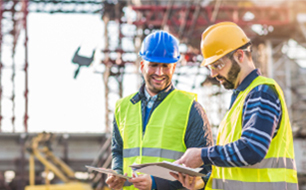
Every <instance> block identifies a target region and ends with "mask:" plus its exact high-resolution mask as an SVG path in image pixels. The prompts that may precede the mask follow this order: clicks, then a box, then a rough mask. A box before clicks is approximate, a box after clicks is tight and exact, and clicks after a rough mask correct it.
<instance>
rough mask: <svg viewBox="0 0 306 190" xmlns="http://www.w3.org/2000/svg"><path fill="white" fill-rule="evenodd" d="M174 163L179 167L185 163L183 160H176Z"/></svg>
mask: <svg viewBox="0 0 306 190" xmlns="http://www.w3.org/2000/svg"><path fill="white" fill-rule="evenodd" d="M173 163H174V164H178V165H180V164H182V163H183V161H182V158H180V159H178V160H176V161H175V162H173Z"/></svg>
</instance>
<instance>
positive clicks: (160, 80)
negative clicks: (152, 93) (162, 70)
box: [152, 77, 166, 82]
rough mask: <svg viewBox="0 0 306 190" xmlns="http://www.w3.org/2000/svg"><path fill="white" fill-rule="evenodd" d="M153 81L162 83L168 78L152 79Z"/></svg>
mask: <svg viewBox="0 0 306 190" xmlns="http://www.w3.org/2000/svg"><path fill="white" fill-rule="evenodd" d="M152 79H153V80H154V81H156V82H162V81H164V80H165V79H166V78H165V77H152Z"/></svg>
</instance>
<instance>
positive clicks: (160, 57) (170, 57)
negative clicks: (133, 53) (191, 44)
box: [139, 30, 180, 63]
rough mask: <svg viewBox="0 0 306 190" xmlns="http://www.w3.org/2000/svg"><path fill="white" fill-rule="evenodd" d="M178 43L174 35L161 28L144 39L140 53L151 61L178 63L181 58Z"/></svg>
mask: <svg viewBox="0 0 306 190" xmlns="http://www.w3.org/2000/svg"><path fill="white" fill-rule="evenodd" d="M178 44H179V43H178V40H177V39H176V38H175V37H174V36H172V35H171V34H169V33H167V32H165V31H161V30H160V31H157V32H154V33H152V34H149V35H148V36H147V37H146V38H145V39H144V41H143V43H142V46H141V49H140V52H139V55H140V56H141V57H142V58H143V59H144V60H146V61H150V62H157V63H176V62H177V61H178V60H179V59H180V53H179V46H178Z"/></svg>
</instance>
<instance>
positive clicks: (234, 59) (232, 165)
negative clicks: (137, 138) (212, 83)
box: [173, 22, 298, 190]
mask: <svg viewBox="0 0 306 190" xmlns="http://www.w3.org/2000/svg"><path fill="white" fill-rule="evenodd" d="M201 50H202V54H203V57H204V61H203V63H202V66H207V67H208V68H209V69H210V72H211V76H212V77H214V78H216V79H217V80H218V81H219V82H220V84H222V85H223V86H224V88H226V89H232V90H233V94H232V98H231V104H230V107H229V110H228V112H227V113H226V115H225V116H224V118H223V120H222V121H221V123H220V126H219V132H218V137H217V142H216V146H211V147H204V148H189V149H188V150H187V151H186V152H185V154H184V155H183V156H182V157H181V158H180V159H179V160H177V161H176V163H178V164H185V165H186V166H187V167H192V168H195V167H199V166H201V165H202V164H203V163H204V164H205V165H212V172H211V174H210V177H209V180H208V182H207V184H206V187H205V189H206V190H211V189H218V190H221V189H222V190H245V189H247V190H264V189H269V190H297V189H298V184H297V172H296V166H295V160H294V150H293V137H292V131H291V126H290V121H289V116H288V111H287V107H286V103H285V98H284V94H283V92H282V90H281V88H280V87H279V85H278V84H277V83H276V82H275V81H274V80H273V79H270V78H266V77H263V76H261V75H260V73H259V71H258V70H257V69H256V68H255V66H254V63H253V60H252V57H251V42H250V39H249V38H248V37H247V36H246V35H245V33H244V32H243V30H242V29H241V28H240V27H239V26H237V25H236V24H235V23H232V22H221V23H218V24H215V25H212V26H210V27H209V28H207V29H206V30H205V31H204V32H203V34H202V41H201ZM173 175H174V174H173ZM174 176H175V177H176V178H177V179H178V180H179V181H180V182H181V183H182V184H183V185H184V186H185V187H186V188H188V189H197V185H195V184H199V183H200V182H202V180H201V179H198V178H193V177H190V176H183V175H181V174H179V175H174ZM196 182H197V183H196ZM202 183H203V182H202Z"/></svg>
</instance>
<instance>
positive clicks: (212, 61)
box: [201, 55, 223, 67]
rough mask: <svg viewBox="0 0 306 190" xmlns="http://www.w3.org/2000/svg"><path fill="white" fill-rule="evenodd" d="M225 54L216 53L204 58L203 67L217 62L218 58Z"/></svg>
mask: <svg viewBox="0 0 306 190" xmlns="http://www.w3.org/2000/svg"><path fill="white" fill-rule="evenodd" d="M222 57H223V55H214V56H212V57H209V58H207V59H204V60H203V61H202V63H201V67H206V66H208V65H210V64H212V63H214V62H216V61H217V60H218V59H220V58H222Z"/></svg>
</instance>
